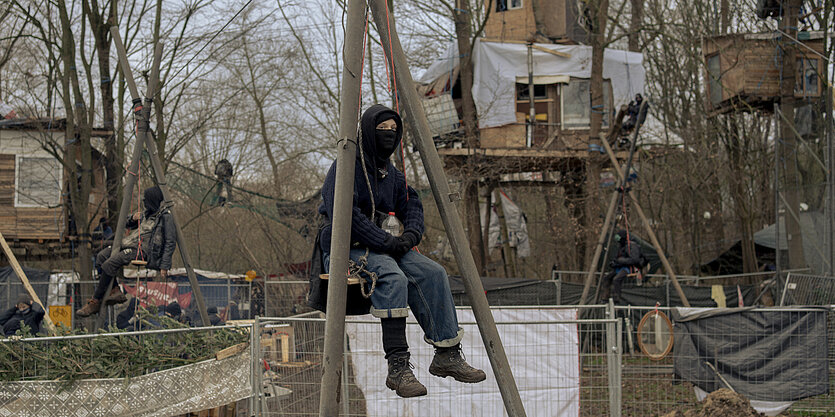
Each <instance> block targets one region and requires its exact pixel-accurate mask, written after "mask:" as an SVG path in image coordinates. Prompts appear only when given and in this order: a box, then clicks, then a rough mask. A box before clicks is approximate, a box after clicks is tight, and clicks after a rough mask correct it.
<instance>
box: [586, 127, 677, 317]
mask: <svg viewBox="0 0 835 417" xmlns="http://www.w3.org/2000/svg"><path fill="white" fill-rule="evenodd" d="M603 147H604V148H605V149H606V153H607V154H609V159H610V160H611V161H612V165H614V166H615V167H616V171H617V173H618V175H619V176H620V178H621V180H623V179H624V178H626V174H624V173H623V171H621V169H620V167H619V166H618V165H617V159H616V158H615V153H614V152H613V151H612V147H611V146H609V143H608V142H606V141H603ZM624 192H625V193H627V194H629V198H631V199H632V206H633V207H635V212H636V213H638V217H640V218H641V222H642V223H643V224H644V229H646V231H647V235H649V239H650V241H651V242H652V246H654V247H655V250H656V251H657V252H658V257H659V258H661V264H662V265H664V270H666V271H667V274H669V275H670V280H671V281H672V282H673V287H675V289H676V292H677V293H678V295H679V297H681V303H682V304H684V306H685V307H690V302H689V301H687V296H686V295H684V290H682V289H681V285H679V283H678V278H676V273H675V271H673V267H672V265H670V261H669V260H668V259H667V256H666V255H664V250H663V249H662V248H661V244H660V243H659V242H658V237H657V236H655V231H654V230H652V225H651V224H650V223H649V220H648V219H647V216H646V215H645V214H644V210H643V209H641V205H640V204H638V198H637V197H635V194H634V193H633V192H632V191H628V192H627V191H624Z"/></svg>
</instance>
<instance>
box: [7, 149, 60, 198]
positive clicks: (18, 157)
mask: <svg viewBox="0 0 835 417" xmlns="http://www.w3.org/2000/svg"><path fill="white" fill-rule="evenodd" d="M25 159H44V160H48V161H51V162H53V163H55V168H56V173H57V179H56V182H57V188H56V190H57V199H56V202H55V205H54V206H51V205H49V202H47V203H38V202H22V201H21V193H20V191H21V178H20V175H21V172H20V171H21V164H23V163H25ZM14 180H15V182H14V206H15V207H16V208H18V207H19V208H54V207H58V206H60V205H61V194H62V192H63V184H64V167H63V166H62V165H61V163H60V161H58V160H57V159H55V158H54V157H52V156H47V155H15V179H14ZM24 198H26V197H25V196H24ZM28 199H29V200H32V198H28Z"/></svg>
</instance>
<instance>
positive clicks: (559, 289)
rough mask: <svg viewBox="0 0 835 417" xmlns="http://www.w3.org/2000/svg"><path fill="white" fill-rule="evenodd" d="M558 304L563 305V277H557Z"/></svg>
mask: <svg viewBox="0 0 835 417" xmlns="http://www.w3.org/2000/svg"><path fill="white" fill-rule="evenodd" d="M556 285H557V305H558V306H559V305H562V279H560V278H557V281H556Z"/></svg>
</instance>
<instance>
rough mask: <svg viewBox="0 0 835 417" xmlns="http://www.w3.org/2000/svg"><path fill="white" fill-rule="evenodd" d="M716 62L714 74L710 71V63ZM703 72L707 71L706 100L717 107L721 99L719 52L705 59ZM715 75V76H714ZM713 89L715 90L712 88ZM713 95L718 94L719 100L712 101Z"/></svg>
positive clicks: (720, 59) (720, 61) (720, 58)
mask: <svg viewBox="0 0 835 417" xmlns="http://www.w3.org/2000/svg"><path fill="white" fill-rule="evenodd" d="M714 59H715V60H716V61H715V62H716V63H717V68H716V74H714V73H713V71H711V69H710V63H711V61H712V60H714ZM705 70H706V71H707V93H708V100H710V103H711V104H712V105H714V106H715V105H718V104H719V103H721V102H722V101H723V100H724V99H723V88H722V57H721V55H720V54H719V52H716V53H713V54H710V55H708V56H706V57H705ZM714 75H715V76H714ZM714 87H715V88H714ZM714 94H718V95H719V96H718V98H719V100H718V101H716V100H714V97H713V96H714Z"/></svg>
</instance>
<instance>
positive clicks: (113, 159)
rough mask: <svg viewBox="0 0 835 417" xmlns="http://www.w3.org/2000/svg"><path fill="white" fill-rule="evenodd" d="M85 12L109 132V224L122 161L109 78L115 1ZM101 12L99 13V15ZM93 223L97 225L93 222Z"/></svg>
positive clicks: (106, 162)
mask: <svg viewBox="0 0 835 417" xmlns="http://www.w3.org/2000/svg"><path fill="white" fill-rule="evenodd" d="M90 3H91V8H90V9H88V10H87V13H88V16H89V20H90V29H91V30H92V31H93V34H94V36H95V38H96V56H97V58H98V64H99V74H101V85H100V88H99V91H100V92H101V102H102V127H103V128H104V129H105V130H107V131H109V132H111V133H110V134H109V135H107V136H106V137H105V138H104V152H105V158H104V170H105V185H106V192H107V210H108V213H109V224H111V225H115V224H116V222H117V221H118V219H117V216H118V213H119V202H120V201H121V200H122V181H121V179H122V162H123V159H124V152H123V150H122V147H120V146H117V144H116V134H115V130H116V128H115V126H116V124H115V122H114V120H115V117H114V111H113V107H114V102H115V100H114V98H113V80H112V79H111V78H110V43H111V39H110V26H112V25H114V24H115V22H116V2H115V1H111V2H110V3H109V8H108V9H107V10H106V11H102V12H100V10H99V4H98V0H92V1H91V2H90ZM99 13H101V14H99ZM96 224H97V223H96Z"/></svg>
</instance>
